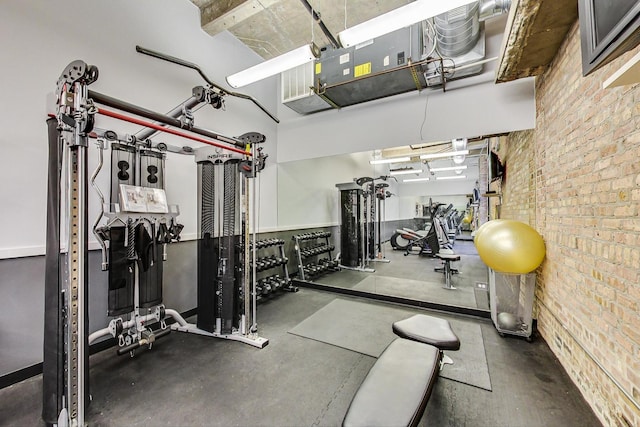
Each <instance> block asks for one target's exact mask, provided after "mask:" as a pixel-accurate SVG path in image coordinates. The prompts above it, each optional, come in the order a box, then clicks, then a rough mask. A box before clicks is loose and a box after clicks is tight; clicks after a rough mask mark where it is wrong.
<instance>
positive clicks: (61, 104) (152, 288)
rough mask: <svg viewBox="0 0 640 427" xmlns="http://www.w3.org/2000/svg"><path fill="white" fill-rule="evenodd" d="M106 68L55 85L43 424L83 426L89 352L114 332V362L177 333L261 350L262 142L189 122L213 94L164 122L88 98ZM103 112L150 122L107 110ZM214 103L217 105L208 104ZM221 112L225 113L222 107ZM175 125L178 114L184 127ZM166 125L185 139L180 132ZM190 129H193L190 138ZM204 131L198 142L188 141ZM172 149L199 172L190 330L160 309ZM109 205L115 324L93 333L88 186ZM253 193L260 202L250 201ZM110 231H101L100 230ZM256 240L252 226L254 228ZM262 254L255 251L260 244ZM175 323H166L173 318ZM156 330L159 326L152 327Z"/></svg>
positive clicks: (173, 235) (86, 68) (74, 70)
mask: <svg viewBox="0 0 640 427" xmlns="http://www.w3.org/2000/svg"><path fill="white" fill-rule="evenodd" d="M97 78H98V69H97V67H95V66H92V65H87V64H86V63H84V62H83V61H79V60H78V61H73V62H72V63H70V64H69V65H68V66H67V67H66V68H65V70H64V71H63V72H62V74H61V76H60V78H59V79H58V84H57V88H56V95H57V99H56V112H55V115H51V117H50V118H49V119H48V120H47V126H48V139H49V163H48V190H47V200H48V203H47V243H46V257H45V263H46V277H45V324H44V361H43V411H42V417H43V420H44V421H45V422H46V423H47V424H55V425H59V426H83V425H84V419H85V408H86V406H87V405H88V404H89V401H90V398H89V375H88V373H89V371H88V369H89V363H88V362H89V344H90V343H91V342H93V341H94V340H96V339H97V338H100V337H103V336H108V335H111V336H113V337H114V338H116V340H117V342H118V346H119V348H118V354H126V353H131V354H133V351H134V350H135V349H137V348H139V347H142V346H147V347H151V345H152V344H153V343H154V342H155V340H156V339H157V338H160V337H161V336H164V335H166V334H168V333H169V332H170V331H171V330H172V329H173V330H179V331H185V332H192V333H199V334H203V335H208V336H213V337H218V338H225V339H232V340H237V341H241V342H245V343H248V344H250V345H253V346H255V347H259V348H262V347H264V346H265V345H267V344H268V340H267V339H265V338H262V337H260V336H258V333H257V323H256V308H255V304H256V292H255V279H254V278H255V274H254V275H253V277H252V276H251V274H250V273H251V272H250V271H249V268H248V266H249V265H250V261H249V260H250V253H249V246H250V245H249V238H250V231H251V228H250V221H249V212H250V210H251V203H252V202H253V206H255V197H256V196H255V191H251V188H250V187H251V185H250V180H251V179H252V178H255V177H256V176H257V173H258V172H259V171H261V170H262V169H263V168H264V162H265V159H266V157H267V156H266V155H265V154H263V153H262V149H261V148H258V147H257V144H259V143H261V142H264V140H265V138H264V135H261V134H259V133H248V134H245V135H242V136H241V137H236V138H232V137H225V136H222V135H218V134H216V133H214V132H211V131H209V130H206V129H202V128H199V127H196V126H194V125H193V120H192V115H191V114H190V111H189V108H191V107H192V106H194V105H196V104H198V103H201V102H206V103H214V102H215V103H217V105H220V104H219V102H218V101H219V98H220V96H221V95H220V94H218V93H217V92H215V91H211V90H207V89H206V88H202V87H199V88H196V89H199V92H197V93H196V89H194V95H193V96H192V97H191V98H189V100H187V101H185V103H183V105H182V106H181V108H178V109H174V110H172V111H171V112H170V113H169V114H168V115H164V114H160V113H156V112H153V111H150V110H147V109H144V108H142V107H138V106H135V105H132V104H129V103H126V102H124V101H121V100H118V99H115V98H111V97H109V96H107V95H103V94H100V93H97V92H93V91H90V90H89V89H88V86H89V85H90V84H92V83H93V82H95V81H96V80H97ZM97 104H102V105H105V106H107V107H112V108H116V109H118V110H122V111H124V112H127V113H130V114H134V115H136V116H140V117H143V118H146V119H149V120H152V121H154V122H151V121H146V120H143V119H139V118H136V117H132V116H128V115H125V114H121V113H118V112H115V111H112V110H108V109H105V108H103V107H99V106H98V105H97ZM212 105H213V104H212ZM214 108H219V106H218V107H215V105H214ZM97 114H100V115H105V116H108V117H112V118H115V119H118V120H123V121H127V122H130V123H134V124H138V125H141V126H144V127H145V128H149V129H153V130H154V131H150V132H149V131H143V133H144V134H145V136H144V139H142V138H138V137H136V136H135V135H134V136H132V135H118V134H117V133H116V132H113V131H110V130H102V129H98V128H95V127H94V122H95V116H96V115H97ZM177 117H181V118H180V119H178V118H177ZM169 126H174V127H179V128H182V129H186V130H187V131H186V132H185V131H179V130H176V129H172V128H170V127H169ZM155 131H161V132H166V133H170V134H173V135H176V136H180V137H183V138H187V139H190V140H194V141H198V142H201V143H204V144H207V145H208V146H209V147H203V148H199V149H195V150H194V149H193V148H191V147H188V146H185V147H173V146H170V145H167V144H164V143H154V142H152V141H151V140H149V139H148V138H149V137H150V136H151V135H152V134H153V133H155ZM187 132H188V133H187ZM192 134H196V135H199V136H196V135H192ZM89 140H95V143H96V145H97V147H98V153H99V154H98V156H99V159H98V167H97V169H96V170H95V172H94V173H93V175H92V176H91V179H90V180H89V178H88V173H87V148H88V145H89ZM107 149H110V150H111V185H110V189H111V192H110V198H109V202H108V203H106V202H105V198H104V196H103V194H102V192H101V191H100V189H99V188H98V186H97V185H96V183H95V180H96V177H97V175H98V173H99V172H100V170H101V168H102V166H103V157H104V154H103V152H104V151H105V150H107ZM167 152H173V153H179V154H187V155H194V156H195V159H196V163H197V165H198V166H197V167H198V181H199V182H198V222H199V224H198V227H199V230H198V231H199V241H198V324H197V325H194V324H189V323H187V322H186V321H185V320H184V319H183V318H182V317H181V316H180V314H179V313H177V312H176V311H175V310H170V309H167V308H165V307H164V305H163V304H162V272H163V261H164V260H165V259H166V244H168V243H170V242H172V241H177V240H178V239H179V236H180V231H181V230H182V226H181V225H180V224H178V223H177V216H178V215H179V209H178V207H177V206H172V205H168V204H167V201H166V195H165V193H164V181H165V179H164V162H165V158H166V153H167ZM89 182H90V184H91V185H92V187H93V188H94V189H95V191H96V193H97V195H98V198H99V199H100V202H101V205H102V206H103V208H102V210H101V212H100V216H99V217H98V218H97V220H96V221H95V223H94V225H93V233H94V235H95V236H96V239H97V241H98V243H99V244H100V246H101V249H102V263H101V267H102V269H103V270H105V271H108V274H109V278H108V285H109V289H108V315H109V316H111V317H114V319H113V320H112V321H111V322H110V323H109V326H108V327H106V328H103V329H100V330H97V331H95V332H94V333H92V334H91V335H89V334H88V330H89V312H88V293H89V287H88V230H89V228H90V227H89V225H88V215H87V213H88V204H87V200H88V184H89ZM250 194H253V199H252V198H251V197H250ZM105 220H106V224H104V225H101V224H102V223H103V222H105ZM253 227H254V228H253V236H254V237H253V238H254V239H255V235H256V233H255V231H256V230H255V225H254V226H253ZM254 246H255V245H254ZM167 317H172V318H173V319H174V320H175V322H176V323H175V324H173V325H172V326H171V327H168V326H167V322H166V318H167ZM151 325H159V327H156V328H155V329H151V327H150V326H151Z"/></svg>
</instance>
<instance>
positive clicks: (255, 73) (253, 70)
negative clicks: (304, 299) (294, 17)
mask: <svg viewBox="0 0 640 427" xmlns="http://www.w3.org/2000/svg"><path fill="white" fill-rule="evenodd" d="M319 57H320V49H318V47H317V46H316V45H315V44H313V43H311V44H308V45H304V46H301V47H299V48H297V49H293V50H292V51H289V52H287V53H283V54H282V55H280V56H276V57H275V58H272V59H269V60H267V61H264V62H261V63H260V64H257V65H254V66H253V67H250V68H247V69H246V70H243V71H240V72H237V73H235V74H232V75H230V76H227V83H229V86H231V87H233V88H236V89H237V88H239V87H242V86H246V85H248V84H251V83H255V82H257V81H259V80H262V79H266V78H267V77H271V76H274V75H276V74H278V73H281V72H283V71H286V70H290V69H291V68H294V67H297V66H298V65H302V64H306V63H307V62H309V61H313V60H314V59H316V58H319Z"/></svg>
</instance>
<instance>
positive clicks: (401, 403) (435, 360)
mask: <svg viewBox="0 0 640 427" xmlns="http://www.w3.org/2000/svg"><path fill="white" fill-rule="evenodd" d="M439 361H440V352H439V350H438V349H437V348H435V347H433V346H430V345H425V344H421V343H419V342H416V341H409V340H405V339H402V338H398V339H396V340H394V341H392V342H391V344H389V346H388V347H387V348H386V349H385V350H384V352H382V354H381V355H380V357H379V358H378V360H377V361H376V363H375V364H374V365H373V367H372V368H371V370H370V371H369V373H368V374H367V376H366V378H365V379H364V381H363V382H362V385H360V388H359V389H358V391H357V392H356V395H355V396H354V397H353V400H352V401H351V405H350V406H349V409H348V410H347V415H345V418H344V420H343V421H342V425H343V426H344V427H356V426H363V427H375V426H416V425H418V423H419V422H420V419H421V418H422V415H423V414H424V410H425V408H426V406H427V402H428V400H429V396H430V395H431V390H432V389H433V385H434V384H435V381H436V379H437V378H438V370H439V365H440V364H439Z"/></svg>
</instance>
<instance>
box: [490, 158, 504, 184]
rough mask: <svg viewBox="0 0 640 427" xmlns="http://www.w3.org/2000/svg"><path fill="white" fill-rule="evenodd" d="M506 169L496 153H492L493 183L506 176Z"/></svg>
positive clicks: (491, 172)
mask: <svg viewBox="0 0 640 427" xmlns="http://www.w3.org/2000/svg"><path fill="white" fill-rule="evenodd" d="M504 172H505V168H504V165H503V164H502V163H501V162H500V158H499V157H498V155H497V154H496V153H494V152H493V151H491V153H490V154H489V173H490V174H491V175H490V177H491V181H495V180H496V179H498V178H501V177H502V176H503V175H504Z"/></svg>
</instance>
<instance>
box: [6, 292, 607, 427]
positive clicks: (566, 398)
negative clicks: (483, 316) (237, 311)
mask: <svg viewBox="0 0 640 427" xmlns="http://www.w3.org/2000/svg"><path fill="white" fill-rule="evenodd" d="M334 298H335V295H333V294H331V293H327V292H322V291H315V290H311V289H301V290H300V292H298V293H295V294H290V293H283V294H281V295H277V296H275V297H274V298H272V299H269V300H267V301H265V302H263V303H262V304H260V306H259V320H260V334H261V335H262V336H264V337H267V338H269V340H270V343H269V345H268V346H267V347H266V348H264V349H262V350H259V349H256V348H253V347H250V346H247V345H244V344H241V343H237V342H229V341H223V340H215V339H211V338H207V337H201V336H197V335H189V334H183V333H172V334H170V335H169V336H168V337H167V338H164V339H162V340H160V341H158V342H157V343H156V345H155V346H154V347H153V349H152V350H150V351H143V352H140V353H139V354H138V355H137V356H136V357H135V358H133V359H132V358H129V357H127V356H120V357H118V356H116V355H115V350H113V349H110V350H106V351H104V352H102V353H98V354H96V355H94V356H92V357H91V393H92V397H93V402H92V404H91V406H90V408H89V410H88V414H87V422H88V424H89V425H98V426H122V425H129V426H151V425H153V426H157V425H169V426H337V425H340V423H341V421H342V418H343V416H344V414H345V412H346V409H347V407H348V405H349V403H350V400H351V398H352V396H353V394H354V393H355V391H356V389H357V387H358V386H359V384H360V382H361V381H362V380H363V378H364V377H365V375H366V373H367V372H368V370H369V368H370V367H371V366H372V365H373V363H374V362H375V359H374V358H372V357H370V356H365V355H362V354H359V353H355V352H352V351H349V350H345V349H342V348H338V347H334V346H331V345H328V344H324V343H320V342H317V341H313V340H309V339H306V338H302V337H299V336H295V335H292V334H289V333H287V331H288V330H290V329H291V328H293V327H294V326H296V325H297V324H298V323H299V322H301V321H302V320H304V319H305V318H306V317H308V316H310V315H311V314H313V313H314V312H315V311H317V310H318V309H320V308H321V307H323V306H324V305H326V304H328V303H329V302H331V301H332V300H333V299H334ZM340 298H347V297H344V296H341V297H340ZM371 304H384V303H378V302H371ZM416 312H418V310H417V309H416ZM443 317H446V316H444V315H443ZM478 323H479V324H480V326H481V328H482V334H483V337H484V341H485V348H486V355H487V360H488V365H489V373H490V376H491V382H492V386H493V391H492V392H489V391H485V390H482V389H478V388H475V387H472V386H468V385H465V384H462V383H458V382H455V381H451V380H447V379H445V378H440V379H439V380H438V382H437V384H436V386H435V389H434V393H433V395H432V397H431V400H430V402H429V405H428V406H427V411H426V413H425V416H424V418H423V420H422V421H421V425H425V426H426V425H429V426H474V427H475V426H491V427H496V426H510V427H516V426H531V427H534V426H535V427H538V426H564V427H567V426H580V427H583V426H598V425H600V423H599V422H598V420H597V419H596V417H595V416H594V414H593V412H592V411H591V409H590V408H589V407H588V406H587V404H586V402H585V401H584V399H583V398H582V396H581V395H580V393H579V392H578V390H577V389H576V387H575V386H574V385H573V384H572V383H571V381H570V379H569V378H568V376H567V375H566V373H565V372H564V370H563V369H562V367H561V366H560V364H559V363H558V361H557V360H556V359H555V357H554V356H553V354H552V353H551V351H550V349H549V348H548V346H547V344H546V343H545V342H544V341H543V340H542V339H536V340H535V341H534V342H533V343H527V342H526V341H524V340H521V339H516V338H500V337H499V336H498V334H497V332H496V331H495V329H494V328H493V326H492V325H491V323H490V322H488V321H484V320H478ZM41 383H42V381H41V377H40V376H37V377H34V378H31V379H29V380H26V381H23V382H22V383H18V384H15V385H13V386H11V387H7V388H5V389H3V390H0V425H2V426H38V425H42V424H43V422H42V421H41V420H40V411H41Z"/></svg>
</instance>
